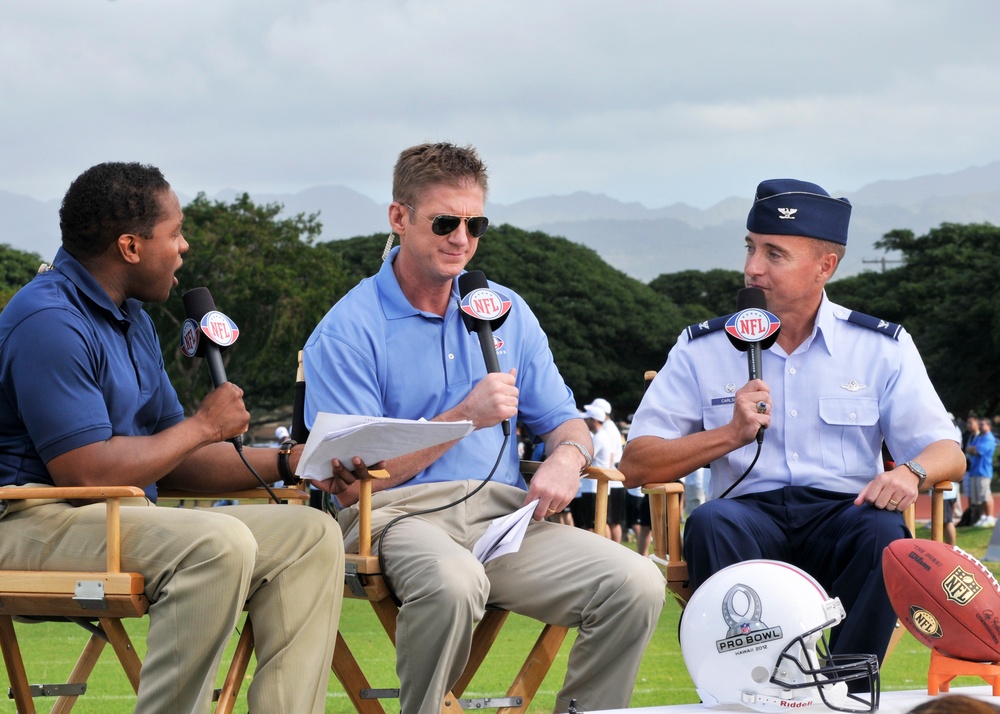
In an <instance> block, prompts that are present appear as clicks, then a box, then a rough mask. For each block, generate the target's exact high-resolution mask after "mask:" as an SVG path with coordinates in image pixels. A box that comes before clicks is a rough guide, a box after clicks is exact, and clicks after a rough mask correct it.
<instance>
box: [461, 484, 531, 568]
mask: <svg viewBox="0 0 1000 714" xmlns="http://www.w3.org/2000/svg"><path fill="white" fill-rule="evenodd" d="M537 505H538V499H537V498H536V499H535V500H534V501H532V502H531V503H529V504H528V505H526V506H522V507H521V508H519V509H518V510H516V511H514V512H513V513H511V514H510V515H507V516H501V517H500V518H497V519H495V520H494V521H493V522H492V523H491V524H490V527H489V528H487V529H486V532H485V533H483V535H482V537H481V538H480V539H479V540H477V541H476V544H475V545H474V546H473V547H472V554H473V555H474V556H476V558H477V559H478V560H479V562H480V563H482V564H483V565H486V563H488V562H490V561H491V560H493V559H494V558H499V557H500V556H501V555H506V554H507V553H516V552H517V551H518V550H520V549H521V541H522V540H524V532H525V531H526V530H528V524H529V523H531V514H532V513H534V512H535V506H537Z"/></svg>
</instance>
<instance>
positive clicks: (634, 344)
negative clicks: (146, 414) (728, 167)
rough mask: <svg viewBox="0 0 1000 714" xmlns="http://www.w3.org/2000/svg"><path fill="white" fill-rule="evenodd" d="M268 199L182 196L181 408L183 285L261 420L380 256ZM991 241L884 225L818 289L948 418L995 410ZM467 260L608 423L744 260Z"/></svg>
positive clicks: (558, 241)
mask: <svg viewBox="0 0 1000 714" xmlns="http://www.w3.org/2000/svg"><path fill="white" fill-rule="evenodd" d="M281 211H282V206H281V205H280V204H267V205H258V204H255V203H254V202H253V201H251V200H250V198H249V196H248V195H246V194H244V195H243V196H240V197H238V198H236V199H235V200H233V201H232V202H228V203H227V202H223V201H210V200H208V199H207V198H206V197H205V196H204V194H199V195H198V197H197V198H195V199H194V200H193V201H192V202H191V203H190V204H188V205H187V206H186V207H185V208H184V214H185V221H184V234H185V237H186V238H187V240H188V242H189V243H190V245H191V248H190V250H189V251H188V253H187V254H186V255H185V256H184V266H183V268H181V271H180V272H179V273H178V279H179V281H180V287H179V288H178V290H176V291H174V292H173V293H172V294H171V296H170V298H169V299H168V300H167V301H166V302H165V303H162V304H160V305H147V306H146V309H147V311H148V312H149V314H150V316H151V317H152V319H153V321H154V323H155V324H156V327H157V330H158V331H159V334H160V339H161V342H162V349H163V358H164V362H165V364H166V367H167V371H168V372H169V374H170V376H171V379H172V380H173V381H174V384H175V385H176V387H177V391H178V394H179V395H180V398H181V401H182V403H184V404H185V405H186V407H187V408H188V409H190V410H193V409H194V408H195V407H196V406H197V404H198V402H199V400H200V399H201V398H202V397H203V396H204V395H205V394H206V393H207V392H208V391H209V390H210V389H211V387H212V385H211V380H210V377H209V375H208V370H207V368H205V366H204V365H202V364H201V361H202V360H200V359H190V358H187V357H184V356H183V355H182V353H181V351H180V329H181V324H182V323H183V321H184V317H185V315H184V308H183V304H182V294H183V292H184V291H186V290H188V289H190V288H194V287H201V286H204V287H207V288H208V289H209V290H210V291H211V293H212V295H213V297H214V299H215V302H216V305H217V306H218V309H219V310H221V311H222V312H224V313H226V314H227V315H229V316H230V317H231V318H232V319H233V320H234V321H235V322H236V324H237V325H238V326H239V328H240V336H239V339H238V341H237V342H236V344H234V345H233V346H232V347H231V348H229V349H228V350H226V351H225V352H224V353H223V356H224V361H225V364H226V371H227V374H228V375H229V378H230V379H232V380H233V381H234V382H236V383H237V384H239V385H240V386H241V387H242V388H243V389H244V391H245V392H246V395H247V396H246V400H247V405H248V407H249V409H250V411H251V414H252V415H253V417H254V420H255V422H260V421H266V420H269V419H273V418H275V417H276V415H277V418H284V415H285V414H286V413H287V412H288V411H289V409H290V406H289V405H290V403H291V399H292V383H293V380H294V376H295V359H296V354H297V351H298V350H299V349H300V348H301V347H302V345H303V344H304V343H305V340H306V339H307V338H308V336H309V334H310V333H311V332H312V329H313V327H314V326H315V325H316V323H317V322H319V320H320V318H322V316H323V315H324V314H325V313H326V311H327V310H328V309H329V308H330V306H331V305H333V304H334V303H335V302H336V301H337V300H338V299H339V298H340V297H341V296H343V295H344V294H345V293H346V292H347V291H348V290H350V288H351V287H353V286H354V285H355V284H357V282H358V281H360V280H361V279H363V278H365V277H367V276H369V275H372V274H374V273H375V272H376V271H377V270H378V268H379V265H380V263H381V255H382V250H383V248H384V245H385V239H386V235H385V234H376V235H371V236H359V237H356V238H351V239H347V240H338V241H330V242H325V243H319V242H317V240H316V239H317V237H318V236H319V234H320V231H321V228H322V225H321V223H320V222H319V216H318V214H312V215H306V214H298V215H296V216H291V217H282V216H281ZM740 238H741V237H740V236H735V237H734V240H738V239H740ZM998 244H1000V228H998V227H996V226H992V225H990V224H971V225H959V224H952V223H946V224H942V225H941V226H939V227H937V228H935V229H932V230H930V231H929V232H928V233H927V234H926V235H923V236H919V237H918V236H915V235H914V234H913V232H911V231H908V230H895V231H891V232H890V233H888V234H886V235H885V236H884V237H883V239H882V240H881V241H880V242H879V243H877V244H876V247H878V248H882V249H885V250H887V251H889V250H893V251H899V253H901V254H902V256H903V262H902V263H901V264H900V265H899V266H898V267H894V268H892V269H890V270H887V271H885V272H882V273H874V272H868V273H862V274H860V275H857V276H852V277H847V278H840V279H835V280H833V281H831V282H830V283H829V284H828V286H827V291H828V293H829V295H830V297H831V299H833V300H834V301H836V302H839V303H841V304H844V305H845V306H847V307H850V308H852V309H856V310H860V311H862V312H865V313H868V314H871V315H876V316H878V317H881V318H884V319H886V320H889V321H892V322H899V323H902V324H903V325H904V326H905V327H906V328H907V330H909V332H910V333H911V334H913V337H914V340H915V342H916V344H917V346H918V348H919V349H920V352H921V354H922V355H923V357H924V361H925V364H926V365H927V369H928V372H929V373H930V376H931V379H932V381H933V382H934V384H935V386H936V387H937V389H938V392H939V393H940V394H941V397H942V399H943V401H944V403H945V405H946V406H947V407H948V408H949V409H950V410H952V411H953V412H954V413H955V414H956V415H964V414H966V413H967V412H968V411H970V410H974V411H976V412H977V413H979V414H994V413H996V412H997V411H998V408H1000V398H998V395H997V393H996V390H995V388H994V385H995V384H997V380H996V377H997V370H998V365H1000V338H998V336H1000V296H998V294H997V291H996V289H995V287H994V286H993V284H992V282H993V280H994V276H996V275H998V274H1000V270H998V268H1000V265H998V263H1000V255H998V252H997V250H996V247H997V245H998ZM849 249H850V247H848V250H849ZM39 263H40V258H39V257H38V256H37V255H36V254H33V253H28V252H23V251H19V250H16V249H13V248H10V247H9V246H6V245H0V308H2V306H4V305H6V303H7V301H8V300H9V299H10V296H11V295H13V293H14V292H15V291H16V290H17V289H18V288H19V287H20V286H21V285H23V284H24V283H25V282H27V281H28V280H30V279H31V278H32V277H33V276H34V274H35V272H36V270H37V268H38V265H39ZM469 267H470V269H479V270H482V271H483V272H485V273H486V275H487V277H489V278H490V279H491V280H494V281H496V282H499V283H502V284H504V285H506V286H508V287H510V288H511V289H513V290H515V291H516V292H518V293H520V294H521V295H522V296H523V297H524V298H525V299H526V300H527V301H528V304H529V305H531V307H532V309H533V310H534V312H535V314H536V315H537V317H538V320H539V322H540V323H541V325H542V327H543V328H544V329H545V331H546V333H547V334H548V337H549V343H550V347H551V349H552V352H553V354H554V356H555V359H556V363H557V364H558V365H559V367H560V370H561V371H562V373H563V376H564V377H565V379H566V381H567V383H568V384H569V386H570V388H571V389H573V392H574V394H575V395H576V397H577V401H578V403H579V404H585V403H587V402H589V401H590V400H592V399H594V398H595V397H604V398H606V399H608V400H609V401H610V402H611V404H612V405H613V407H614V409H615V416H616V418H619V419H621V418H624V417H626V416H627V415H628V414H629V413H631V412H632V411H634V410H635V408H636V406H638V403H639V400H640V399H641V397H642V388H643V373H644V372H645V371H646V370H650V369H659V368H660V367H662V365H663V363H664V361H665V360H666V356H667V353H668V352H669V350H670V348H671V347H672V346H673V344H674V342H675V341H676V338H677V336H678V335H679V334H680V332H681V330H682V329H683V328H684V327H685V326H686V325H688V324H691V323H693V322H698V321H701V320H704V319H708V318H711V317H714V316H716V315H722V314H727V313H730V312H732V311H733V310H734V309H735V305H736V292H737V290H739V289H740V288H741V287H743V277H742V272H741V270H740V268H741V267H742V266H733V270H709V271H682V272H674V273H670V272H664V273H663V274H661V275H660V276H659V277H657V278H656V279H654V280H652V281H651V282H650V283H648V284H646V283H643V282H641V281H639V280H636V279H634V278H631V277H629V276H627V275H625V274H624V273H622V272H621V271H619V270H616V269H615V268H613V267H611V266H610V265H608V264H607V263H605V262H604V261H603V260H602V259H601V258H600V257H599V256H598V255H597V253H596V252H595V251H593V250H592V249H590V248H587V247H585V246H582V245H579V244H576V243H573V242H571V241H569V240H567V239H565V238H561V237H558V236H551V235H548V234H545V233H541V232H537V231H534V232H532V231H525V230H522V229H519V228H515V227H513V226H510V225H501V226H497V227H491V228H490V230H489V232H487V234H486V235H485V236H484V237H483V238H482V239H481V240H480V245H479V249H478V252H477V253H476V257H475V258H474V259H473V261H472V263H471V264H470V266H469ZM663 267H664V269H669V266H663ZM331 368H333V369H335V368H336V367H335V366H332V367H331Z"/></svg>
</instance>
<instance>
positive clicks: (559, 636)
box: [497, 625, 569, 714]
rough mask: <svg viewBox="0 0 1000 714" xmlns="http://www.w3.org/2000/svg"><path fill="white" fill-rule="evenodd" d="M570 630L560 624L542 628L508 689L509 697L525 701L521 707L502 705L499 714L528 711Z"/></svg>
mask: <svg viewBox="0 0 1000 714" xmlns="http://www.w3.org/2000/svg"><path fill="white" fill-rule="evenodd" d="M567 632H569V630H568V629H567V628H565V627H562V626H559V625H546V626H545V627H544V628H542V633H541V634H540V635H539V636H538V639H537V640H535V646H534V647H532V648H531V653H530V654H529V655H528V658H527V659H526V660H525V661H524V665H523V666H522V667H521V671H519V672H518V673H517V677H515V678H514V682H513V683H512V684H511V687H510V689H508V690H507V696H508V697H521V699H522V700H523V703H522V705H521V706H520V707H501V708H500V709H498V710H497V714H514V713H515V712H526V711H528V706H529V705H530V704H531V700H532V699H534V698H535V694H536V693H537V692H538V688H539V687H541V686H542V681H543V680H544V679H545V675H546V674H548V672H549V669H551V667H552V663H553V662H554V661H555V659H556V655H558V654H559V648H560V647H562V643H563V641H564V640H565V639H566V633H567Z"/></svg>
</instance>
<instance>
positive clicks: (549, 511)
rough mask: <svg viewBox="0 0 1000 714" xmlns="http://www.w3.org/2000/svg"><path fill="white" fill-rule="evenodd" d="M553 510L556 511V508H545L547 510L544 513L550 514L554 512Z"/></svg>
mask: <svg viewBox="0 0 1000 714" xmlns="http://www.w3.org/2000/svg"><path fill="white" fill-rule="evenodd" d="M555 512H556V509H554V508H550V509H549V510H547V511H546V512H545V513H546V514H552V513H555Z"/></svg>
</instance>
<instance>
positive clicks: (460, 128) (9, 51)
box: [0, 0, 1000, 206]
mask: <svg viewBox="0 0 1000 714" xmlns="http://www.w3.org/2000/svg"><path fill="white" fill-rule="evenodd" d="M998 20H1000V5H998V4H997V3H995V2H992V0H974V1H971V2H964V3H961V4H955V3H940V2H934V1H933V0H847V1H845V2H840V3H803V2H801V1H800V0H757V1H755V2H753V3H749V2H745V1H744V0H701V1H700V2H695V3H679V2H676V3H675V2H653V1H652V0H618V1H616V2H612V1H611V0H574V1H573V2H568V1H564V2H538V1H537V0H534V1H532V2H529V1H527V0H507V1H505V2H502V3H497V2H486V1H485V0H385V1H365V0H336V1H325V2H324V1H321V0H292V1H288V2H280V3H276V2H271V1H269V0H242V1H237V0H213V2H210V3H205V2H200V1H196V0H171V1H170V2H167V1H166V0H115V1H109V0H47V1H46V2H45V3H30V2H27V1H26V0H15V1H14V2H10V3H5V4H4V5H3V7H2V8H0V94H2V96H3V97H4V102H3V103H2V105H0V127H2V128H3V132H4V135H5V147H4V151H3V152H2V154H0V189H5V190H9V191H14V192H18V193H25V194H28V195H33V196H36V197H38V198H46V199H47V198H56V197H59V196H60V195H61V194H62V192H63V191H64V190H65V187H66V186H67V185H68V184H69V182H70V181H71V180H72V178H73V177H75V176H76V175H77V174H78V173H79V172H80V171H82V170H83V169H84V168H86V167H87V166H89V165H91V164H93V163H96V162H98V161H104V160H109V159H127V160H140V161H145V162H150V163H154V164H157V165H159V166H161V168H163V170H164V172H165V173H166V175H167V177H168V178H169V179H170V180H171V182H172V183H173V184H174V185H175V186H176V187H177V188H178V189H179V190H180V191H182V192H183V193H185V194H189V195H193V194H194V193H196V192H197V191H199V190H205V191H207V192H209V193H211V192H214V191H216V190H218V189H221V188H226V187H230V188H237V189H240V190H249V191H270V192H280V191H289V190H298V189H302V188H306V187H308V186H311V185H317V184H336V183H340V184H344V185H347V186H350V187H351V188H354V189H356V190H359V191H362V192H364V193H367V194H369V195H371V196H372V197H373V198H376V199H378V200H386V199H387V197H388V191H389V178H390V177H389V174H390V172H391V168H392V165H393V163H394V161H395V157H396V155H397V154H398V153H399V151H400V150H401V149H402V148H404V147H406V146H409V145H411V144H414V143H417V142H420V141H424V140H451V141H455V142H457V143H473V144H475V145H476V146H478V147H479V149H480V150H481V153H482V154H483V156H484V158H485V159H486V161H487V162H488V164H489V165H490V167H491V174H492V189H493V190H492V198H493V199H494V200H496V201H499V202H503V203H509V202H512V201H515V200H519V199H523V198H528V197H532V196H538V195H548V194H559V193H570V192H572V191H576V190H588V191H595V192H602V193H607V194H609V195H611V196H613V197H615V198H618V199H621V200H639V201H642V202H643V203H645V204H646V205H649V206H659V205H665V204H669V203H673V202H675V201H687V202H689V203H693V204H695V205H699V206H707V205H710V204H712V203H714V202H715V201H717V200H721V199H723V198H725V197H727V196H730V195H744V196H745V195H749V194H750V193H751V192H752V190H753V187H754V186H755V185H756V183H757V181H759V180H760V179H761V178H765V177H768V176H776V175H796V176H801V177H803V178H809V179H812V180H816V181H818V182H820V183H825V184H827V187H828V188H830V189H831V190H844V191H849V190H855V189H857V188H859V187H860V186H861V185H863V184H864V183H867V182H870V181H874V180H878V179H882V178H904V177H909V176H915V175H920V174H924V173H936V172H949V171H954V170H957V169H960V168H964V167H966V166H970V165H980V164H984V163H987V162H989V161H993V160H996V159H1000V136H998V134H997V132H996V130H995V127H996V126H997V125H998V119H1000V96H998V90H997V87H1000V52H998V51H997V49H996V47H997V43H996V39H995V36H996V33H997V30H998V22H997V21H998Z"/></svg>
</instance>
